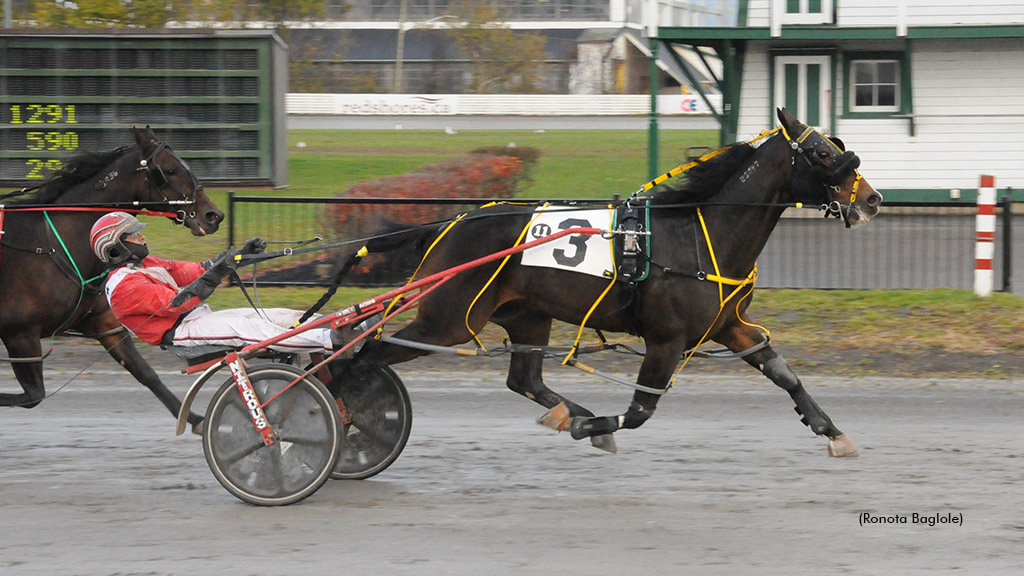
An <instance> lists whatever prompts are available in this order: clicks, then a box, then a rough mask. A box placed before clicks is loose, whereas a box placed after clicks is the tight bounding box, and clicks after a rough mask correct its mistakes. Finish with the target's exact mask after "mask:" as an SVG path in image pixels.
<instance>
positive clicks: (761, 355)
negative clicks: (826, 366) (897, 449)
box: [716, 325, 858, 458]
mask: <svg viewBox="0 0 1024 576" xmlns="http://www.w3.org/2000/svg"><path fill="white" fill-rule="evenodd" d="M716 340H718V341H719V342H721V343H722V344H725V345H726V346H728V347H729V349H730V350H732V351H733V352H736V353H742V352H744V351H746V350H750V349H751V348H753V347H755V346H756V345H757V344H759V343H760V342H763V341H764V337H763V336H762V335H761V334H760V332H758V331H757V330H756V329H755V328H752V327H749V326H744V325H737V326H736V327H735V328H734V329H733V330H732V331H730V333H729V337H721V338H716ZM743 360H745V361H746V362H747V363H748V364H750V365H751V366H753V367H754V368H757V369H758V370H759V371H760V372H761V373H762V374H764V375H765V376H766V377H767V378H768V379H769V380H771V381H772V382H774V383H775V385H776V386H778V387H779V388H782V389H783V390H785V391H786V392H788V393H789V396H790V397H791V398H792V399H793V402H794V403H795V404H796V406H795V410H796V412H797V414H800V415H801V416H802V418H801V420H800V421H801V422H803V423H804V425H806V426H807V427H808V428H810V429H811V431H812V432H814V433H815V434H817V435H819V436H828V438H829V443H828V451H829V454H830V455H831V456H834V457H836V458H844V457H856V456H857V455H858V452H857V447H856V446H855V445H854V444H853V441H851V440H850V439H849V437H847V436H846V435H845V434H843V433H842V432H841V431H840V430H839V428H837V427H836V425H835V424H834V423H833V422H832V419H831V418H829V417H828V414H826V413H825V411H824V410H822V409H821V406H818V403H817V402H815V401H814V398H812V397H811V395H810V394H809V393H808V392H807V390H806V389H804V385H803V383H802V382H801V381H800V378H799V377H798V376H797V375H796V373H794V372H793V370H792V369H791V368H790V367H789V364H787V363H786V361H785V360H783V359H782V357H781V356H779V355H778V354H776V353H775V350H773V349H772V347H771V346H770V345H768V344H765V345H764V347H762V348H761V349H759V350H756V351H754V352H751V353H749V354H747V355H746V356H744V357H743Z"/></svg>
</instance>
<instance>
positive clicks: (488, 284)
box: [424, 202, 549, 351]
mask: <svg viewBox="0 0 1024 576" xmlns="http://www.w3.org/2000/svg"><path fill="white" fill-rule="evenodd" d="M548 204H549V203H548V202H545V203H544V204H542V205H541V207H540V208H539V209H538V210H537V211H536V212H535V213H534V216H533V218H530V221H529V222H527V223H526V226H524V227H523V231H522V232H520V233H519V238H517V239H516V241H515V244H513V246H518V245H520V244H522V242H523V238H525V237H526V233H527V232H528V231H529V230H530V226H531V225H533V222H534V221H535V220H536V219H537V218H538V217H539V216H540V215H541V214H542V213H543V212H544V210H546V209H547V207H548ZM491 205H493V204H488V205H487V206H491ZM453 224H454V223H453ZM511 257H512V254H509V255H508V256H505V257H504V258H503V259H502V260H501V264H499V265H498V269H497V270H495V271H494V274H491V278H490V279H489V280H487V283H485V284H484V287H483V288H481V289H480V291H479V292H477V293H476V296H475V297H474V298H473V301H472V302H470V303H469V308H466V330H469V333H470V334H471V335H472V336H473V340H474V341H476V345H477V346H479V347H480V349H481V350H484V351H486V350H487V348H486V347H484V343H483V342H481V341H480V339H479V338H477V336H476V332H475V331H474V330H473V329H472V328H471V327H470V326H469V314H470V313H471V312H472V311H473V306H476V302H477V300H479V299H480V297H481V296H483V294H484V292H486V291H487V289H488V288H489V287H490V286H491V284H492V283H493V282H494V279H495V278H497V277H498V274H500V273H501V270H502V269H503V268H505V264H507V263H508V261H509V258H511ZM424 258H425V256H424Z"/></svg>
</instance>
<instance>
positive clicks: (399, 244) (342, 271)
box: [298, 218, 437, 324]
mask: <svg viewBox="0 0 1024 576" xmlns="http://www.w3.org/2000/svg"><path fill="white" fill-rule="evenodd" d="M436 235H437V227H436V226H434V225H424V226H408V225H405V224H401V223H398V222H395V221H393V220H388V219H386V218H382V219H381V223H380V227H379V228H378V229H377V232H376V233H375V234H374V235H373V236H371V237H370V238H369V239H367V241H366V244H365V245H363V247H362V248H360V249H359V250H357V251H356V252H353V253H352V254H349V255H348V256H347V257H346V258H345V260H344V261H342V263H341V265H340V266H339V267H338V270H337V272H335V273H334V279H333V280H332V281H331V285H330V287H329V288H328V289H327V291H326V292H324V295H323V296H321V297H320V299H319V300H317V301H316V303H315V304H313V306H311V307H310V308H309V310H306V312H305V313H304V314H303V315H302V317H301V318H299V322H298V323H299V324H301V323H303V322H305V321H306V320H309V319H310V318H311V317H312V316H313V314H316V313H317V312H319V311H320V309H321V308H323V307H324V305H326V304H327V302H329V301H330V299H331V298H333V297H334V294H335V292H337V291H338V287H340V286H341V282H342V280H344V279H345V276H347V275H348V273H349V272H350V271H351V270H352V268H354V267H355V266H356V265H357V264H359V262H360V261H361V260H362V259H363V258H364V257H366V256H367V255H368V254H385V253H388V252H394V251H396V250H400V249H403V248H408V247H410V246H411V247H413V248H414V249H415V251H416V253H417V254H418V255H420V256H422V255H423V253H424V252H425V251H426V244H427V242H428V241H429V240H431V239H432V238H433V237H434V236H436Z"/></svg>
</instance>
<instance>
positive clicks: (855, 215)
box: [778, 108, 882, 227]
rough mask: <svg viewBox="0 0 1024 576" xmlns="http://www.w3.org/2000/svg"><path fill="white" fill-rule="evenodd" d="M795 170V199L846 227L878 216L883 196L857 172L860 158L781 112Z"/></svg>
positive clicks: (780, 120)
mask: <svg viewBox="0 0 1024 576" xmlns="http://www.w3.org/2000/svg"><path fill="white" fill-rule="evenodd" d="M778 116H779V122H781V123H782V133H783V135H784V137H785V138H786V140H787V142H788V144H789V150H790V160H791V163H792V166H793V177H792V180H793V185H792V190H793V197H794V199H796V200H797V201H798V202H803V203H805V204H820V205H821V206H822V207H823V208H824V209H825V210H826V211H827V213H828V214H829V215H834V216H836V217H838V218H843V219H844V220H845V221H846V225H847V226H848V227H849V226H851V225H856V224H861V223H864V222H867V221H868V220H870V219H871V218H872V217H873V216H874V215H875V214H878V208H879V206H880V205H881V204H882V195H881V194H879V193H878V191H877V190H875V189H874V188H873V187H872V186H871V184H869V183H868V181H867V180H865V179H864V177H863V176H861V175H860V173H859V172H857V168H858V167H859V166H860V158H859V157H857V155H856V154H854V153H853V152H850V151H847V150H846V148H845V146H844V145H843V142H842V140H839V139H838V138H832V139H829V138H826V137H825V136H823V135H822V134H821V133H820V132H818V131H817V130H815V129H813V128H810V127H809V126H807V125H805V124H802V123H801V122H800V121H799V120H797V119H796V118H795V117H794V116H793V115H792V114H790V113H789V111H788V110H786V109H785V108H780V109H779V110H778Z"/></svg>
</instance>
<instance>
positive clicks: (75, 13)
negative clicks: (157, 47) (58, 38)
mask: <svg viewBox="0 0 1024 576" xmlns="http://www.w3.org/2000/svg"><path fill="white" fill-rule="evenodd" d="M30 6H31V8H30V14H29V18H30V19H32V20H34V21H36V22H37V23H38V25H39V26H40V27H43V28H159V27H162V26H164V24H166V23H167V21H168V20H171V19H173V17H174V8H175V7H174V6H173V4H172V3H171V2H168V1H167V0H88V1H79V2H72V1H70V0H50V1H46V0H36V1H35V2H32V3H31V4H30Z"/></svg>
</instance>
